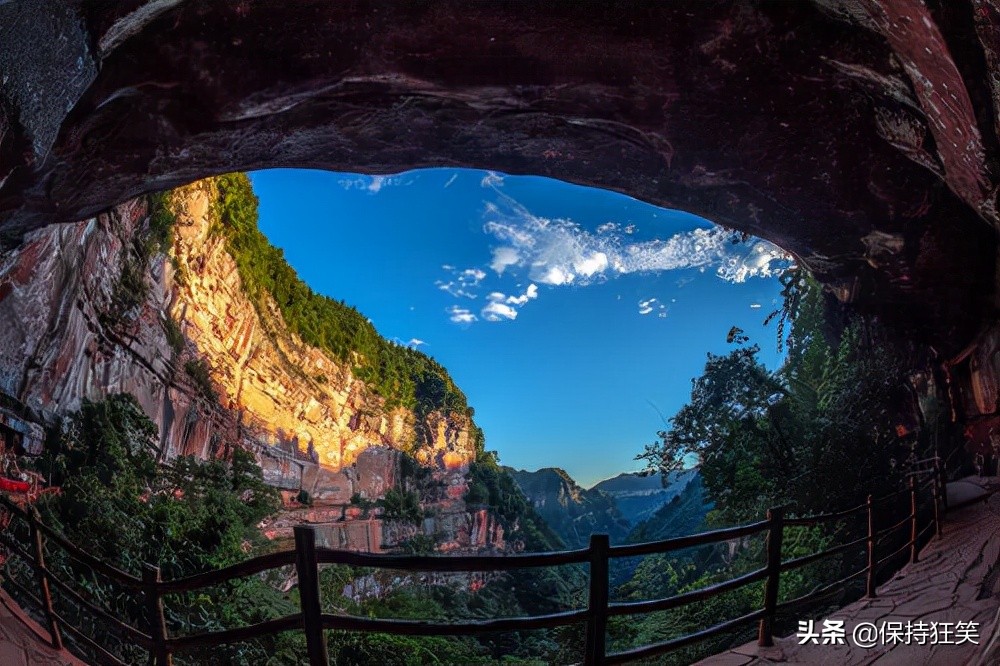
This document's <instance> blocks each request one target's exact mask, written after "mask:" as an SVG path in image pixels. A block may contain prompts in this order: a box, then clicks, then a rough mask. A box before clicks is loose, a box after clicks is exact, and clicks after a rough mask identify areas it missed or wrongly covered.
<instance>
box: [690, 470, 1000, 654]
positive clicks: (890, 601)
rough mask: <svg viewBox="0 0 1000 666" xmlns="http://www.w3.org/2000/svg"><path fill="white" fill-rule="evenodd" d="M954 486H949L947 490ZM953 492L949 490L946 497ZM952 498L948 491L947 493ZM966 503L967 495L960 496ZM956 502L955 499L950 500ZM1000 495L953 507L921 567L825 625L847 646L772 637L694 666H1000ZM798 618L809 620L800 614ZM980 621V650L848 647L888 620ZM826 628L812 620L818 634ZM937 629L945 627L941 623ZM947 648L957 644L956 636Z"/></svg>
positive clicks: (985, 483) (982, 482)
mask: <svg viewBox="0 0 1000 666" xmlns="http://www.w3.org/2000/svg"><path fill="white" fill-rule="evenodd" d="M995 481H996V480H995V479H989V480H987V479H978V478H971V479H965V480H964V482H965V483H972V484H976V485H979V486H981V487H984V488H986V487H989V486H992V485H993V483H991V482H995ZM949 485H951V484H949ZM951 490H952V489H951V488H949V491H951ZM949 496H951V492H949ZM963 497H964V495H963ZM955 499H960V498H958V497H955ZM998 579H1000V495H992V496H990V497H989V498H988V499H987V500H986V501H985V502H976V503H974V504H971V505H968V506H965V507H963V508H957V509H955V510H954V511H952V512H949V513H948V514H947V516H946V517H945V519H944V521H943V534H942V536H941V538H940V539H933V540H932V541H931V542H930V543H928V544H927V546H926V547H925V548H924V549H923V551H921V553H920V558H919V561H918V562H916V563H915V564H908V565H906V566H905V567H904V568H903V569H901V570H900V571H899V572H898V573H897V574H896V575H895V576H894V577H893V578H892V579H890V580H889V581H887V582H886V583H884V584H883V585H881V586H880V587H879V588H878V590H877V592H878V594H877V596H876V598H874V599H861V600H859V601H857V602H855V603H853V604H851V605H849V606H846V607H844V608H842V609H840V610H838V611H836V612H834V613H832V614H831V615H830V616H829V617H828V618H827V619H829V620H842V621H844V627H845V629H846V632H845V633H846V641H845V643H844V644H842V645H822V644H813V643H812V642H809V643H806V644H805V645H799V638H798V636H797V635H792V636H788V637H785V638H777V639H775V646H774V647H773V648H758V647H757V644H756V643H747V644H746V645H743V646H740V647H738V648H735V649H733V650H730V651H728V652H725V653H722V654H719V655H715V656H713V657H709V658H708V659H704V660H702V661H700V662H698V665H697V666H762V665H763V664H810V665H811V664H817V665H825V664H829V665H830V666H833V665H835V664H836V665H837V666H841V665H845V666H855V665H859V666H860V665H862V664H877V665H878V666H896V665H899V666H957V665H959V664H970V665H976V666H986V665H988V664H998V663H1000V634H998V631H997V630H998V628H1000V580H998ZM801 619H802V620H809V619H812V618H810V617H808V616H803V617H802V618H801ZM920 621H922V622H925V623H927V625H928V626H929V625H930V623H932V622H937V623H950V625H949V626H950V627H952V628H953V627H954V626H955V623H957V622H959V621H961V622H965V623H968V622H976V623H978V637H977V638H976V640H977V641H978V644H976V643H971V642H964V643H963V644H961V645H957V644H942V643H943V642H944V641H945V640H948V639H939V640H938V644H937V645H932V644H931V640H930V639H931V638H932V637H933V636H932V635H927V634H926V633H924V632H920V631H918V632H917V633H918V635H920V634H924V635H925V636H926V638H925V639H924V644H923V645H920V644H917V641H916V640H914V639H911V640H910V641H909V644H907V643H906V642H905V640H904V641H900V642H893V641H888V643H889V644H882V641H880V640H878V639H876V640H875V641H873V642H875V643H876V645H875V646H874V647H871V648H862V647H858V646H857V645H856V644H855V643H854V642H853V641H852V638H851V637H852V634H853V631H854V628H855V627H856V626H858V625H859V624H861V623H872V624H874V625H875V626H876V627H882V626H883V623H885V622H900V623H902V624H903V626H904V627H905V626H906V624H907V623H910V626H911V627H912V626H917V625H916V624H915V623H917V622H920ZM822 626H823V622H822V621H820V620H817V621H816V622H815V629H814V631H817V632H819V631H821V629H822ZM938 626H942V625H941V624H939V625H938ZM950 640H951V642H952V643H957V640H956V639H955V637H954V636H951V637H950Z"/></svg>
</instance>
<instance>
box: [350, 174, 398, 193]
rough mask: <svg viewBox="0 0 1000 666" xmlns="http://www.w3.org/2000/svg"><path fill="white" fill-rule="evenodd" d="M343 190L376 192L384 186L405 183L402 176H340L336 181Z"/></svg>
mask: <svg viewBox="0 0 1000 666" xmlns="http://www.w3.org/2000/svg"><path fill="white" fill-rule="evenodd" d="M337 184H338V185H340V186H341V187H342V188H344V189H345V190H365V191H367V192H368V193H369V194H378V193H379V192H381V191H382V189H383V188H385V187H393V186H395V185H405V184H406V183H404V182H403V177H402V176H364V175H359V176H355V177H353V178H341V179H340V180H338V181H337Z"/></svg>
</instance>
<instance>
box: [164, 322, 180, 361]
mask: <svg viewBox="0 0 1000 666" xmlns="http://www.w3.org/2000/svg"><path fill="white" fill-rule="evenodd" d="M163 333H164V335H166V336H167V344H168V345H170V348H171V349H173V350H174V353H175V354H178V353H180V352H181V350H182V349H184V333H182V332H181V327H180V324H178V323H177V321H176V320H175V319H174V318H173V317H171V316H170V315H167V316H166V317H164V319H163Z"/></svg>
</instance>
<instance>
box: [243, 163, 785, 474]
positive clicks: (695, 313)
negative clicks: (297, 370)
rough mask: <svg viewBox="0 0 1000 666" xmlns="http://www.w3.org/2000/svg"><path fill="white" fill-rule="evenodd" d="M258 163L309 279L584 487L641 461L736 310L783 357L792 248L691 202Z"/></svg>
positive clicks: (486, 175)
mask: <svg viewBox="0 0 1000 666" xmlns="http://www.w3.org/2000/svg"><path fill="white" fill-rule="evenodd" d="M251 179H252V181H253V184H254V189H255V190H256V192H257V195H258V197H259V198H260V227H261V230H262V231H263V232H264V233H265V234H266V235H267V236H268V238H270V240H271V242H272V243H274V244H275V245H276V246H278V247H280V248H282V249H283V250H284V252H285V257H286V258H287V260H288V262H289V263H290V264H291V265H292V266H293V267H294V268H295V269H296V270H297V271H298V273H299V275H300V276H301V277H302V279H304V280H305V281H306V282H307V283H308V284H309V285H310V286H311V287H312V288H313V289H314V290H315V291H317V292H320V293H324V294H327V295H328V296H331V297H333V298H335V299H338V300H341V299H342V300H344V301H345V302H347V303H349V304H351V305H354V306H355V307H356V308H357V309H358V310H359V311H360V312H362V313H363V314H364V315H366V316H367V317H369V318H370V319H371V320H372V322H373V323H374V324H375V326H376V328H377V329H378V330H379V332H381V333H382V335H384V336H386V337H387V338H389V339H395V340H397V341H398V342H400V343H402V344H411V345H413V346H416V347H418V348H419V349H421V350H422V351H424V352H425V353H427V354H429V355H431V356H433V357H434V358H436V359H437V360H438V361H439V362H441V363H442V364H443V365H444V366H445V367H446V368H448V370H449V372H450V373H451V375H452V376H453V377H454V378H455V380H456V382H457V383H458V385H459V386H460V387H461V388H462V390H463V391H464V392H465V394H466V395H467V396H468V398H469V404H471V405H472V406H473V407H475V409H476V421H477V422H478V423H479V425H480V426H481V427H482V428H483V429H484V431H485V433H486V446H487V448H488V449H495V450H497V451H498V452H499V453H500V459H501V462H503V463H504V464H506V465H510V466H513V467H517V468H521V469H537V468H540V467H562V468H563V469H565V470H566V471H568V472H569V473H570V474H571V475H572V476H573V477H574V478H575V479H576V480H577V481H578V482H579V483H580V484H581V485H585V486H590V485H592V484H593V483H595V482H597V481H599V480H601V479H604V478H608V477H610V476H614V475H616V474H618V473H619V472H622V471H629V470H634V469H637V468H638V465H637V463H636V462H635V461H634V457H635V455H636V454H638V453H640V452H641V451H642V449H643V447H644V445H645V444H647V443H650V442H652V441H654V440H655V439H656V432H657V431H658V430H661V429H663V427H664V422H663V418H669V417H670V416H672V415H673V414H674V413H675V412H676V411H677V410H678V409H679V408H680V407H681V406H682V405H683V404H684V403H685V402H686V401H687V399H688V397H689V396H690V389H691V379H692V378H693V377H696V376H698V375H700V374H701V370H702V369H703V367H704V363H705V355H706V352H714V353H725V352H727V351H728V350H729V349H730V345H727V343H726V340H725V338H726V334H727V332H728V331H729V329H730V327H731V326H733V325H737V326H740V327H741V328H743V329H744V330H745V331H746V332H747V333H748V334H749V335H750V336H751V339H752V340H754V341H755V342H758V343H759V344H760V346H761V347H762V350H763V352H762V358H763V360H764V361H765V362H766V363H767V364H768V366H769V367H772V368H774V367H776V365H777V363H778V362H779V355H778V354H777V351H776V349H775V330H774V326H773V324H772V325H771V326H770V327H767V328H765V327H763V320H764V318H765V317H766V315H767V313H769V312H770V311H771V310H773V309H774V308H775V307H777V306H778V304H779V303H780V300H779V292H780V285H779V284H778V280H777V277H776V271H777V270H778V269H779V268H781V267H783V266H785V265H787V261H786V260H785V259H784V258H783V257H782V256H781V253H780V251H779V250H777V248H775V247H774V246H772V245H770V244H769V243H766V242H764V241H759V240H756V239H754V240H751V241H750V242H748V243H733V242H731V241H730V239H729V238H728V237H727V236H726V234H724V233H723V232H722V230H720V229H718V228H717V227H714V226H713V225H711V224H710V223H708V222H706V221H705V220H702V219H701V218H698V217H695V216H693V215H689V214H686V213H683V212H679V211H671V210H666V209H662V208H657V207H655V206H650V205H648V204H645V203H642V202H639V201H636V200H634V199H631V198H629V197H626V196H623V195H621V194H617V193H613V192H607V191H603V190H596V189H591V188H584V187H580V186H576V185H570V184H568V183H563V182H560V181H555V180H551V179H547V178H540V177H530V176H507V175H503V174H497V173H493V172H485V171H476V170H465V169H430V170H422V171H413V172H407V173H403V174H399V175H393V176H374V177H372V176H363V175H358V174H343V173H331V172H321V171H305V170H292V169H279V170H270V171H261V172H257V173H253V174H251Z"/></svg>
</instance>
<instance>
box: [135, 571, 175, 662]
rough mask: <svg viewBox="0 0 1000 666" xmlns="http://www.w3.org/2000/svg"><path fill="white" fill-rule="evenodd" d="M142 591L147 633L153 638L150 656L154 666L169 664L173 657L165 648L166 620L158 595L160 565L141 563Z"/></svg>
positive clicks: (161, 598)
mask: <svg viewBox="0 0 1000 666" xmlns="http://www.w3.org/2000/svg"><path fill="white" fill-rule="evenodd" d="M142 582H143V593H144V594H145V595H146V614H147V616H148V618H149V635H150V636H151V637H152V638H153V649H152V653H153V654H152V656H153V659H154V663H155V664H156V666H171V664H173V663H174V662H173V657H171V656H170V650H168V649H167V621H166V619H165V618H164V617H163V597H162V596H160V586H159V582H160V567H154V566H153V565H152V564H148V563H147V564H143V565H142Z"/></svg>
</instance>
